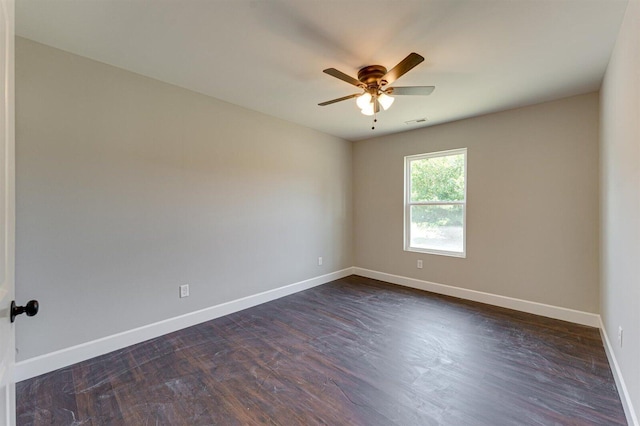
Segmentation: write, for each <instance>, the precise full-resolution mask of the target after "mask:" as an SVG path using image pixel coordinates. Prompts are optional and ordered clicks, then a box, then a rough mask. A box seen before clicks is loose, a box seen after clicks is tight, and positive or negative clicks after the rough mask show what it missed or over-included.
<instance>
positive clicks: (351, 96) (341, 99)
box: [318, 93, 362, 106]
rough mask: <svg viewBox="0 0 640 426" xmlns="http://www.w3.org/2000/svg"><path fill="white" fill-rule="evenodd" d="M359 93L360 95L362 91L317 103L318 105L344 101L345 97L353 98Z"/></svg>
mask: <svg viewBox="0 0 640 426" xmlns="http://www.w3.org/2000/svg"><path fill="white" fill-rule="evenodd" d="M360 95H362V93H354V94H353V95H349V96H343V97H341V98H338V99H332V100H330V101H327V102H322V103H321V104H318V105H320V106H325V105H331V104H335V103H336V102H342V101H346V100H347V99H351V98H355V97H356V96H360Z"/></svg>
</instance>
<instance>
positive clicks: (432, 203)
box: [409, 201, 466, 206]
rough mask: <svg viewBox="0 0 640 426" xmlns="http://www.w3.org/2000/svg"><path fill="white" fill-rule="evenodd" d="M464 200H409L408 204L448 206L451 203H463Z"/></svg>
mask: <svg viewBox="0 0 640 426" xmlns="http://www.w3.org/2000/svg"><path fill="white" fill-rule="evenodd" d="M465 203H466V201H420V202H418V201H411V202H409V205H411V206H449V205H451V204H455V205H463V204H465Z"/></svg>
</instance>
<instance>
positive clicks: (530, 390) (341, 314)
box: [17, 276, 627, 426]
mask: <svg viewBox="0 0 640 426" xmlns="http://www.w3.org/2000/svg"><path fill="white" fill-rule="evenodd" d="M17 401H18V412H17V415H18V425H72V424H73V425H81V424H82V425H156V424H160V425H210V424H221V425H253V424H274V425H314V424H329V425H385V426H386V425H403V426H404V425H492V426H495V425H620V424H627V423H626V421H625V417H624V412H623V409H622V405H621V403H620V398H619V396H618V393H617V391H616V387H615V384H614V380H613V377H612V374H611V371H610V368H609V365H608V362H607V358H606V355H605V352H604V348H603V345H602V341H601V339H600V335H599V332H598V330H597V329H595V328H590V327H584V326H580V325H575V324H571V323H567V322H563V321H557V320H552V319H548V318H543V317H538V316H535V315H529V314H524V313H520V312H516V311H511V310H508V309H502V308H496V307H491V306H488V305H482V304H479V303H474V302H468V301H463V300H459V299H454V298H449V297H443V296H438V295H434V294H431V293H425V292H421V291H417V290H411V289H406V288H402V287H398V286H394V285H390V284H385V283H382V282H379V281H375V280H370V279H366V278H362V277H357V276H351V277H347V278H345V279H341V280H338V281H334V282H332V283H329V284H325V285H323V286H320V287H316V288H313V289H311V290H307V291H304V292H301V293H297V294H295V295H292V296H289V297H286V298H282V299H279V300H276V301H273V302H270V303H267V304H264V305H261V306H257V307H254V308H251V309H247V310H245V311H242V312H238V313H235V314H232V315H229V316H226V317H223V318H219V319H216V320H213V321H209V322H207V323H203V324H200V325H197V326H194V327H191V328H188V329H185V330H181V331H178V332H175V333H172V334H169V335H166V336H163V337H159V338H157V339H153V340H149V341H147V342H144V343H141V344H138V345H134V346H131V347H129V348H126V349H124V350H121V351H116V352H113V353H110V354H107V355H104V356H101V357H98V358H95V359H92V360H89V361H85V362H82V363H79V364H76V365H73V366H70V367H67V368H64V369H61V370H58V371H55V372H52V373H49V374H45V375H42V376H39V377H36V378H33V379H30V380H27V381H24V382H20V383H18V385H17Z"/></svg>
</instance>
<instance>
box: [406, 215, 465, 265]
mask: <svg viewBox="0 0 640 426" xmlns="http://www.w3.org/2000/svg"><path fill="white" fill-rule="evenodd" d="M463 221H464V207H463V206H462V205H459V204H452V205H438V206H411V224H410V226H411V229H410V246H411V247H413V248H420V249H429V250H444V251H454V252H460V253H462V252H463V238H464V237H463Z"/></svg>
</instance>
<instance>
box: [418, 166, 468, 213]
mask: <svg viewBox="0 0 640 426" xmlns="http://www.w3.org/2000/svg"><path fill="white" fill-rule="evenodd" d="M410 167H411V202H423V201H464V154H455V155H445V156H442V157H433V158H423V159H420V160H412V161H411V162H410Z"/></svg>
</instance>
